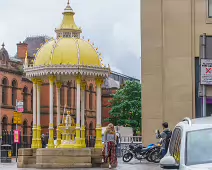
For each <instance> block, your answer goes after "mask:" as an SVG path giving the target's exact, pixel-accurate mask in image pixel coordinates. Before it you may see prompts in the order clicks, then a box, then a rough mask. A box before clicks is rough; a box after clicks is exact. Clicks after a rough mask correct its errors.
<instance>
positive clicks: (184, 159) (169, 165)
mask: <svg viewBox="0 0 212 170" xmlns="http://www.w3.org/2000/svg"><path fill="white" fill-rule="evenodd" d="M211 146H212V117H205V118H198V119H192V120H191V119H189V118H185V119H184V120H183V121H182V122H180V123H178V124H177V125H176V127H175V129H174V131H173V134H172V138H171V141H170V144H169V149H168V152H167V154H166V156H165V157H164V158H162V159H161V161H160V166H161V168H162V169H179V170H197V169H198V170H209V169H212V147H211Z"/></svg>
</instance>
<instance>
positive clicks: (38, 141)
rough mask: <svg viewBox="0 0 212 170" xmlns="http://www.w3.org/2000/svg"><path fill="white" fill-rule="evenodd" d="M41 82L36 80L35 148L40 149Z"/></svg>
mask: <svg viewBox="0 0 212 170" xmlns="http://www.w3.org/2000/svg"><path fill="white" fill-rule="evenodd" d="M41 84H42V81H41V80H37V148H42V142H41V126H40V87H41Z"/></svg>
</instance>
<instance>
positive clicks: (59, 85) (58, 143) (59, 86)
mask: <svg viewBox="0 0 212 170" xmlns="http://www.w3.org/2000/svg"><path fill="white" fill-rule="evenodd" d="M56 86H57V146H59V145H60V144H61V133H60V131H59V125H60V88H61V87H62V83H61V82H57V83H56Z"/></svg>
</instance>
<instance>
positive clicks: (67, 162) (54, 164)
mask: <svg viewBox="0 0 212 170" xmlns="http://www.w3.org/2000/svg"><path fill="white" fill-rule="evenodd" d="M17 167H18V168H37V169H46V168H48V169H59V168H90V167H102V151H101V149H95V148H82V149H76V148H73V149H66V148H57V149H47V148H42V149H30V148H26V149H19V150H18V164H17Z"/></svg>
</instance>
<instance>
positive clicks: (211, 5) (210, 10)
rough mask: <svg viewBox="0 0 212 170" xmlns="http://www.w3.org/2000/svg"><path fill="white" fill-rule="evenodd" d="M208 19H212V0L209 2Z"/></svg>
mask: <svg viewBox="0 0 212 170" xmlns="http://www.w3.org/2000/svg"><path fill="white" fill-rule="evenodd" d="M208 17H209V18H212V0H208Z"/></svg>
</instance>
